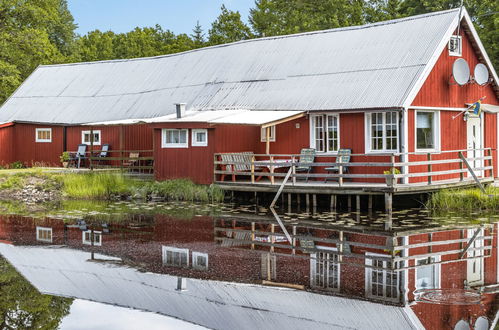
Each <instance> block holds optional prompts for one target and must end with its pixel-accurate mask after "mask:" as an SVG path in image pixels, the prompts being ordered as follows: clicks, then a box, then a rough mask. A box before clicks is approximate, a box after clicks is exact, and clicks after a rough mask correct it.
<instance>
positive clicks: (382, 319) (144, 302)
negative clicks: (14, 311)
mask: <svg viewBox="0 0 499 330" xmlns="http://www.w3.org/2000/svg"><path fill="white" fill-rule="evenodd" d="M0 253H1V254H2V255H3V256H4V257H5V258H6V259H7V260H8V261H9V262H10V263H11V264H12V265H13V266H14V267H15V268H16V269H17V270H18V271H19V272H20V273H21V274H22V275H23V276H24V277H25V278H26V279H27V280H29V281H30V282H31V283H32V284H33V285H34V286H35V287H36V288H37V289H38V290H39V291H40V292H42V293H46V294H53V295H59V296H66V297H74V298H80V299H85V300H91V301H96V302H101V303H107V304H112V305H118V306H123V307H130V308H136V309H140V310H145V311H151V312H157V313H160V314H164V315H169V316H173V317H176V318H179V319H182V320H185V321H189V322H192V323H195V324H200V325H203V326H206V327H210V328H216V329H236V328H237V329H255V328H256V329H259V328H264V327H265V328H267V327H268V328H276V329H277V328H283V329H284V328H286V329H290V328H293V329H295V328H302V329H334V328H341V329H414V328H422V325H421V324H420V322H419V320H418V319H417V317H416V316H415V315H414V313H413V312H412V310H411V309H410V308H409V307H396V306H388V305H383V304H376V303H372V302H368V301H362V300H353V299H347V298H342V297H334V296H326V295H319V294H314V293H309V292H305V291H298V290H291V289H284V288H271V287H264V286H258V285H248V284H239V283H229V282H220V281H203V280H196V279H188V280H187V291H177V290H176V286H177V277H174V276H168V275H159V274H153V273H143V272H139V271H137V270H136V269H133V268H127V267H118V266H115V265H106V264H103V263H96V262H88V261H87V260H88V259H89V254H88V253H85V252H81V251H76V250H71V249H67V248H57V249H56V248H40V247H15V246H12V245H6V244H0ZM97 257H98V258H101V259H112V258H109V257H106V256H103V255H98V256H97ZM359 316H361V317H359Z"/></svg>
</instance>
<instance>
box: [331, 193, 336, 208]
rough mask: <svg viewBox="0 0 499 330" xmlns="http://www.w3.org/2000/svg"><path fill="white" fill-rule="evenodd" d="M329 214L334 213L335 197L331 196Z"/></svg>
mask: <svg viewBox="0 0 499 330" xmlns="http://www.w3.org/2000/svg"><path fill="white" fill-rule="evenodd" d="M331 212H336V195H331Z"/></svg>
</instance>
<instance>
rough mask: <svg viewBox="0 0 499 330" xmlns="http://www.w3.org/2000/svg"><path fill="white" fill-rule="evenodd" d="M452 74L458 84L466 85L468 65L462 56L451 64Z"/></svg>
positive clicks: (468, 76) (468, 73)
mask: <svg viewBox="0 0 499 330" xmlns="http://www.w3.org/2000/svg"><path fill="white" fill-rule="evenodd" d="M452 76H453V77H454V80H455V81H456V83H457V84H458V85H460V86H462V85H466V84H467V83H468V81H470V67H469V66H468V62H466V60H465V59H464V58H458V59H457V60H456V61H454V64H453V65H452Z"/></svg>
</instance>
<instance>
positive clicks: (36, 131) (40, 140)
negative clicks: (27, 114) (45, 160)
mask: <svg viewBox="0 0 499 330" xmlns="http://www.w3.org/2000/svg"><path fill="white" fill-rule="evenodd" d="M38 132H49V133H50V138H49V139H39V138H38ZM35 142H42V143H50V142H52V128H37V129H36V130H35Z"/></svg>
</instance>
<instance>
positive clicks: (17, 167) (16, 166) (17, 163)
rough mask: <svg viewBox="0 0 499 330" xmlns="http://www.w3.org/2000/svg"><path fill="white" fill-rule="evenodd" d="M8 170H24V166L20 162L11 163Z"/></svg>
mask: <svg viewBox="0 0 499 330" xmlns="http://www.w3.org/2000/svg"><path fill="white" fill-rule="evenodd" d="M9 168H13V169H20V168H24V164H23V163H22V162H20V161H16V162H13V163H11V164H10V165H9Z"/></svg>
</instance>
